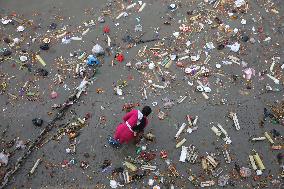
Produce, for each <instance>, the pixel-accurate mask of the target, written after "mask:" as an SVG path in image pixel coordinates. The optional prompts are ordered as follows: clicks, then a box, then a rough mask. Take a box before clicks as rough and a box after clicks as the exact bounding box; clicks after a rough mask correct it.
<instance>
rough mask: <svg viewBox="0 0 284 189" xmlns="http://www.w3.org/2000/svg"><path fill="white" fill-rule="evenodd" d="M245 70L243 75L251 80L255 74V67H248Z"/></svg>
mask: <svg viewBox="0 0 284 189" xmlns="http://www.w3.org/2000/svg"><path fill="white" fill-rule="evenodd" d="M243 72H244V75H243V77H244V78H245V79H246V80H250V79H251V78H252V76H255V69H253V68H246V69H244V70H243Z"/></svg>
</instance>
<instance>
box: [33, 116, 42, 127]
mask: <svg viewBox="0 0 284 189" xmlns="http://www.w3.org/2000/svg"><path fill="white" fill-rule="evenodd" d="M32 122H33V124H34V125H35V126H37V127H40V126H42V124H43V120H42V119H41V118H34V119H33V120H32Z"/></svg>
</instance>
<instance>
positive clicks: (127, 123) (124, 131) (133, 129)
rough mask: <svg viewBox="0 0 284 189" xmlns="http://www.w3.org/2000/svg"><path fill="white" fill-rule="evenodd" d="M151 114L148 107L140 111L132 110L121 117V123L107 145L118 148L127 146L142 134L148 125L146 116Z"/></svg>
mask: <svg viewBox="0 0 284 189" xmlns="http://www.w3.org/2000/svg"><path fill="white" fill-rule="evenodd" d="M151 112H152V110H151V108H150V107H149V106H145V107H144V108H143V109H142V111H140V110H132V111H130V112H129V113H127V114H126V115H125V116H123V118H122V119H123V123H120V124H119V125H118V126H117V127H116V131H115V134H114V138H109V143H110V144H111V145H113V146H116V147H118V146H119V145H120V144H127V143H129V142H130V141H131V140H133V139H134V138H135V137H136V136H138V135H139V134H141V133H143V132H144V129H145V127H146V126H147V125H148V119H147V116H148V115H150V113H151Z"/></svg>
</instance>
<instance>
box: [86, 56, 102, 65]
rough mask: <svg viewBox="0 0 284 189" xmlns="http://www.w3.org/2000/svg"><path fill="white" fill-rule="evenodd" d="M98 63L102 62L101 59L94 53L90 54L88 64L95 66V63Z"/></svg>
mask: <svg viewBox="0 0 284 189" xmlns="http://www.w3.org/2000/svg"><path fill="white" fill-rule="evenodd" d="M98 64H100V61H99V60H98V59H97V58H96V57H95V56H94V55H89V56H88V58H87V65H89V66H93V65H98Z"/></svg>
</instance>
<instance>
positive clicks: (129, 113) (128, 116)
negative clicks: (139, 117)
mask: <svg viewBox="0 0 284 189" xmlns="http://www.w3.org/2000/svg"><path fill="white" fill-rule="evenodd" d="M133 113H134V111H133V110H132V111H130V112H128V113H127V114H125V115H124V116H123V118H122V119H123V121H127V120H128V119H129V118H130V117H131V116H132V115H133Z"/></svg>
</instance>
